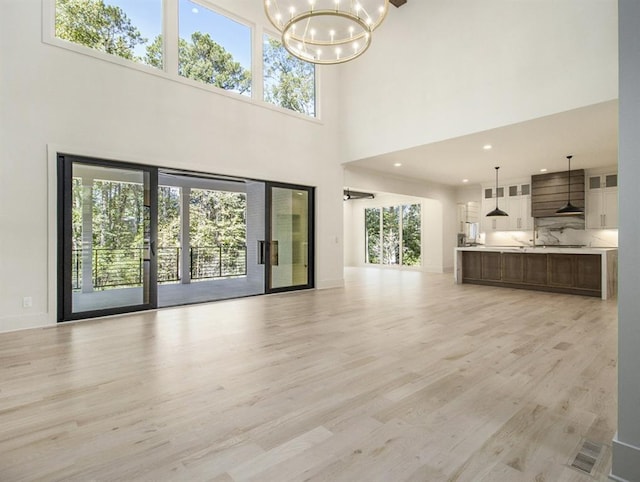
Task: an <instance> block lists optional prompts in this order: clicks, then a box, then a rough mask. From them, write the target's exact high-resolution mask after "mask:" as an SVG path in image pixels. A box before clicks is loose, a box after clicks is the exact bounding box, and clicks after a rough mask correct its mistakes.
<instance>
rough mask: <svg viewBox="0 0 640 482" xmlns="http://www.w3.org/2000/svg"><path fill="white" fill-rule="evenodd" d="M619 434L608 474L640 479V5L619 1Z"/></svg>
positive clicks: (632, 0) (634, 1)
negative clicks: (639, 294)
mask: <svg viewBox="0 0 640 482" xmlns="http://www.w3.org/2000/svg"><path fill="white" fill-rule="evenodd" d="M619 5H620V117H619V120H620V122H619V125H620V136H619V137H620V141H619V160H618V167H619V173H620V191H619V198H620V250H619V272H618V279H619V288H618V338H619V339H618V433H617V434H616V437H615V439H614V441H613V466H612V469H611V472H612V474H613V475H614V476H616V478H617V480H630V481H632V480H640V416H639V415H638V414H639V413H640V376H638V373H640V351H639V350H638V347H639V346H640V297H638V286H640V222H639V218H638V184H639V183H640V137H638V125H640V29H639V28H638V25H640V2H638V1H637V0H620V2H619Z"/></svg>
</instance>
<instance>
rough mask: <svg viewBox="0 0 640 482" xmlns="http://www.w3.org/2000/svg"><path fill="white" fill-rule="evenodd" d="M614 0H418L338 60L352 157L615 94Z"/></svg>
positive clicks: (531, 116)
mask: <svg viewBox="0 0 640 482" xmlns="http://www.w3.org/2000/svg"><path fill="white" fill-rule="evenodd" d="M616 14H617V5H616V2H615V1H613V0H609V1H606V0H562V1H558V0H535V1H532V0H529V1H513V0H483V1H478V0H429V1H425V0H413V1H410V2H408V3H407V4H405V5H404V6H402V7H401V8H399V9H396V8H393V7H392V8H391V10H390V12H389V15H388V17H387V19H386V20H385V23H383V24H382V25H381V27H380V29H379V30H377V31H376V32H375V33H374V36H373V41H372V45H371V48H370V49H369V50H368V51H367V53H366V54H365V55H364V56H363V57H362V58H361V59H358V60H357V61H355V62H351V63H347V64H345V68H344V70H342V72H341V74H342V79H343V88H342V89H341V90H340V93H341V101H342V103H343V104H344V106H345V109H344V115H343V120H344V128H343V130H342V132H343V133H345V135H346V137H345V142H344V143H343V146H344V148H345V156H344V157H345V159H346V160H348V161H353V160H357V159H362V158H365V157H369V156H373V155H378V154H382V153H388V152H394V151H396V150H400V149H405V148H409V147H414V146H419V145H423V144H427V143H430V142H434V141H439V140H443V139H449V138H452V137H457V136H462V135H465V134H469V133H473V132H478V131H484V130H487V129H491V128H495V127H500V126H504V125H509V124H512V123H515V122H522V121H525V120H529V119H534V118H538V117H542V116H545V115H549V114H553V113H557V112H562V111H565V110H569V109H574V108H578V107H583V106H586V105H591V104H595V103H598V102H603V101H607V100H611V99H615V98H617V76H616V69H617V38H616V33H617V16H616Z"/></svg>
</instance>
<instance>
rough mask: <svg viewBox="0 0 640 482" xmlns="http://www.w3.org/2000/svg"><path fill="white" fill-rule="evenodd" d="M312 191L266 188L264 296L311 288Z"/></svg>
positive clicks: (269, 185)
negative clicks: (265, 285) (266, 232)
mask: <svg viewBox="0 0 640 482" xmlns="http://www.w3.org/2000/svg"><path fill="white" fill-rule="evenodd" d="M313 198H314V190H313V188H310V187H306V186H291V185H288V184H277V183H268V184H267V217H268V219H267V221H268V223H267V224H268V228H269V229H268V242H267V244H266V251H267V256H266V261H267V263H266V264H267V292H269V293H275V292H279V291H290V290H295V289H305V288H313V286H314V272H313V259H314V248H313V241H314V234H313V225H314V223H313V213H314V207H313V206H314V203H313V200H314V199H313Z"/></svg>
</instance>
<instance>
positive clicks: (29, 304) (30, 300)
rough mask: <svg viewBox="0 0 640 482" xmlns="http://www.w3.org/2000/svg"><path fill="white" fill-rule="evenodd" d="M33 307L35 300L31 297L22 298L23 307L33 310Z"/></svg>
mask: <svg viewBox="0 0 640 482" xmlns="http://www.w3.org/2000/svg"><path fill="white" fill-rule="evenodd" d="M32 306H33V298H31V296H25V297H24V298H22V307H23V308H31V307H32Z"/></svg>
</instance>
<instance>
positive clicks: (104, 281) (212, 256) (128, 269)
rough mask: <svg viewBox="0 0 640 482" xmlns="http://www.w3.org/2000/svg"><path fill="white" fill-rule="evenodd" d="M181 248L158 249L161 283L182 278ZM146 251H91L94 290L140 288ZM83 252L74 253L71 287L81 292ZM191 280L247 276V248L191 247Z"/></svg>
mask: <svg viewBox="0 0 640 482" xmlns="http://www.w3.org/2000/svg"><path fill="white" fill-rule="evenodd" d="M181 251H182V248H165V247H161V248H158V250H157V254H158V283H171V282H176V281H180V279H181V272H182V269H181V268H182V266H181V259H182V256H181ZM143 255H144V249H143V248H128V249H108V248H96V249H93V250H92V252H91V263H92V269H91V280H92V283H93V289H96V290H101V289H106V288H115V287H126V286H129V287H134V286H141V285H142V281H143V279H144V257H143ZM82 260H83V253H82V249H74V250H73V253H72V260H71V262H72V275H71V277H72V286H73V289H74V290H80V289H82ZM189 274H190V279H192V280H195V281H197V280H205V279H213V278H230V277H235V276H245V275H246V274H247V247H246V246H244V245H236V246H234V245H219V246H192V247H190V248H189Z"/></svg>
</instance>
